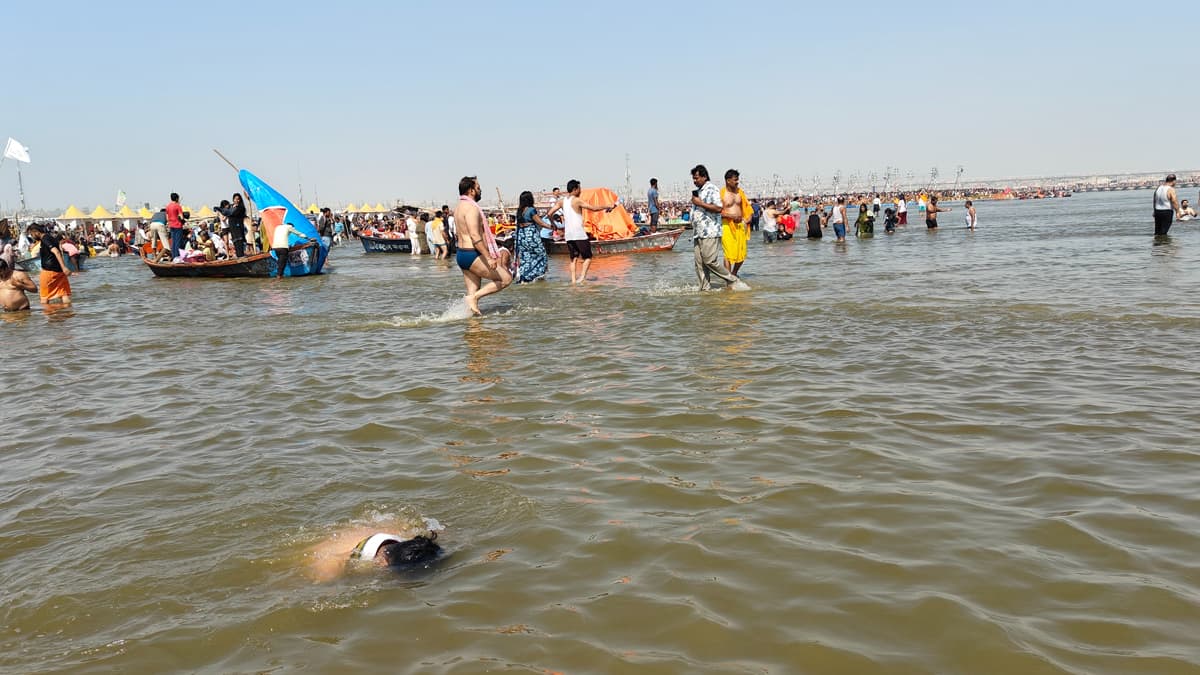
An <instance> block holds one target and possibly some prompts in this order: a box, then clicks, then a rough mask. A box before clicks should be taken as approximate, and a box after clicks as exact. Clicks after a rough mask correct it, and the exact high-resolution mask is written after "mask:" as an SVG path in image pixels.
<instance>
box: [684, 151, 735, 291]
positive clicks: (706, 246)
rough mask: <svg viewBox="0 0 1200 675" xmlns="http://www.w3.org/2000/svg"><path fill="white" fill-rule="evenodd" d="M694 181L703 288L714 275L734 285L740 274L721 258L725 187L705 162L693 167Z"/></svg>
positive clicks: (694, 235)
mask: <svg viewBox="0 0 1200 675" xmlns="http://www.w3.org/2000/svg"><path fill="white" fill-rule="evenodd" d="M692 184H693V185H695V186H696V189H695V190H693V191H692V211H691V222H692V249H693V257H694V258H695V263H696V276H697V277H699V279H700V290H702V291H707V290H709V289H710V288H712V285H711V277H713V276H715V277H717V278H718V279H721V280H722V281H724V282H725V283H726V284H727V285H728V286H733V285H734V284H736V283H737V282H738V278H737V276H736V275H734V274H732V273H731V272H730V271H729V270H727V269H725V268H724V266H722V265H721V263H720V262H719V261H718V260H717V252H718V250H720V247H721V191H720V190H719V189H717V186H716V185H713V183H712V181H711V180H709V178H708V169H707V168H706V167H705V166H704V165H703V164H697V165H696V166H695V167H694V168H693V169H692Z"/></svg>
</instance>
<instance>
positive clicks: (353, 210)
mask: <svg viewBox="0 0 1200 675" xmlns="http://www.w3.org/2000/svg"><path fill="white" fill-rule="evenodd" d="M346 213H358V207H357V206H355V205H354V202H350V203H349V204H347V205H346Z"/></svg>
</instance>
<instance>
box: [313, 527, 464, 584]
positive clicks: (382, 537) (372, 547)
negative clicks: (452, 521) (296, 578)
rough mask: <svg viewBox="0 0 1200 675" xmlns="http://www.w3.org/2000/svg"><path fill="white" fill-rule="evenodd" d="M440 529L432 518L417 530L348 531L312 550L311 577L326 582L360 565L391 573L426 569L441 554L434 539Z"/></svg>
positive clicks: (365, 528)
mask: <svg viewBox="0 0 1200 675" xmlns="http://www.w3.org/2000/svg"><path fill="white" fill-rule="evenodd" d="M389 529H390V528H389ZM444 529H445V527H444V526H443V525H442V524H441V523H439V522H438V521H437V520H436V519H434V518H422V519H421V525H419V526H412V525H410V526H397V527H396V528H395V531H394V532H379V531H377V530H375V529H374V528H368V527H355V528H351V529H350V530H346V531H344V532H340V533H338V534H337V535H334V536H333V537H332V538H331V539H329V540H328V541H325V542H323V543H321V544H319V545H317V546H316V547H314V548H313V549H312V551H311V552H310V556H311V557H312V569H311V576H312V577H313V579H314V580H316V581H329V580H331V579H333V578H335V577H337V576H339V575H340V574H342V573H343V572H344V571H345V570H346V569H347V568H348V567H351V566H353V565H355V564H358V563H364V562H365V563H371V564H373V565H374V566H376V567H387V568H390V569H393V570H403V569H413V568H419V567H424V566H427V565H428V564H429V563H431V562H433V561H434V560H436V559H437V558H438V556H440V555H441V553H442V547H441V546H439V545H438V543H437V537H438V532H441V531H442V530H444ZM368 533H369V534H368ZM350 542H357V543H355V544H353V545H351V544H350Z"/></svg>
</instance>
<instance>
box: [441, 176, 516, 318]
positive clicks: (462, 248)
mask: <svg viewBox="0 0 1200 675" xmlns="http://www.w3.org/2000/svg"><path fill="white" fill-rule="evenodd" d="M482 196H483V190H482V189H481V188H480V187H479V181H478V180H477V179H476V178H475V176H464V177H463V178H462V180H460V181H458V205H457V206H455V207H454V229H455V230H456V239H457V240H458V241H457V243H458V253H456V254H455V261H456V262H457V263H458V267H459V268H460V269H461V270H462V273H463V283H465V284H466V285H467V294H466V295H465V296H464V299H465V300H466V301H467V309H469V310H471V313H472V314H478V315H481V316H482V315H483V312H481V311H479V299H480V298H482V297H484V296H486V295H491V294H492V293H499V292H500V291H502V290H504V289H505V288H508V285H509V284H511V283H512V274H510V273H509V271H508V264H507V256H506V255H502V254H501V252H500V251H499V250H493V249H492V248H491V247H490V246H488V241H487V238H486V237H487V234H486V233H485V230H486V229H487V227H488V224H487V221H486V220H485V219H484V217H483V211H482V210H481V209H480V208H479V199H480V198H481V197H482ZM504 253H508V251H507V250H505V251H504ZM484 279H490V280H491V282H492V283H491V284H488V285H486V286H485V285H484V284H483V280H484Z"/></svg>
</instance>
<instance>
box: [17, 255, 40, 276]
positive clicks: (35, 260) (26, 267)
mask: <svg viewBox="0 0 1200 675" xmlns="http://www.w3.org/2000/svg"><path fill="white" fill-rule="evenodd" d="M13 266H14V267H16V268H17V269H19V270H23V271H24V272H25V273H26V274H37V273H38V272H41V271H42V259H41V258H39V257H38V256H32V257H29V258H25V259H23V260H18V261H16V262H15V263H13Z"/></svg>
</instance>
